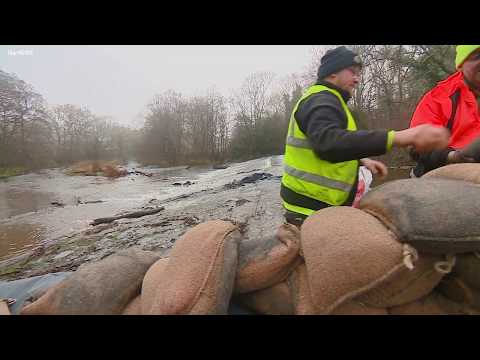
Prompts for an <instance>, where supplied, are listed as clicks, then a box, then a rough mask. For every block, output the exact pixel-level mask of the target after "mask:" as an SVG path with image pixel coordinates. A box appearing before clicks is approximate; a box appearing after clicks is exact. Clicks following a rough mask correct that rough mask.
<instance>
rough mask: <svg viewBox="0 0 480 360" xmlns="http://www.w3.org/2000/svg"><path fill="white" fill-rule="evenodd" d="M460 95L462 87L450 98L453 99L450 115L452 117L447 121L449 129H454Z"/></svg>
mask: <svg viewBox="0 0 480 360" xmlns="http://www.w3.org/2000/svg"><path fill="white" fill-rule="evenodd" d="M459 97H460V89H458V90H457V91H455V92H454V93H453V94H452V95H451V96H450V100H452V113H451V115H450V119H448V123H447V129H448V130H450V131H452V127H453V120H454V119H455V115H456V113H457V107H458V98H459Z"/></svg>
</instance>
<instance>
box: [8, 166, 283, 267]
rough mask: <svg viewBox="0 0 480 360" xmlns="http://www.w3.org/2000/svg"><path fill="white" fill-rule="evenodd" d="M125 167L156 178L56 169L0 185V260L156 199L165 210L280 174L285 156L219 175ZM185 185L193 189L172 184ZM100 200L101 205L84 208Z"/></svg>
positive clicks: (183, 168)
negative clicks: (191, 197)
mask: <svg viewBox="0 0 480 360" xmlns="http://www.w3.org/2000/svg"><path fill="white" fill-rule="evenodd" d="M272 162H273V164H272ZM126 168H127V169H128V170H130V171H133V170H139V171H142V172H145V173H150V174H152V176H151V177H147V176H142V175H128V176H125V177H121V178H117V179H108V178H105V177H100V176H69V175H66V174H65V170H66V169H59V168H58V169H48V170H42V171H39V172H36V173H30V174H26V175H21V176H16V177H12V178H8V179H6V180H3V181H0V260H1V259H4V258H6V257H10V256H13V255H18V254H20V253H22V252H24V251H25V250H28V249H30V248H32V247H34V246H35V245H36V244H38V243H40V242H42V241H44V240H51V239H55V238H57V237H61V236H65V235H68V234H69V233H74V232H78V231H80V230H83V229H85V228H87V227H88V226H89V223H90V222H91V221H92V220H93V219H96V218H100V217H109V216H114V215H118V214H120V213H123V212H129V211H135V210H138V209H140V208H141V207H144V206H148V204H149V201H152V200H153V199H156V200H157V201H156V204H158V203H160V205H161V201H162V200H164V199H168V198H173V197H176V196H179V195H184V194H190V193H193V192H198V191H201V190H205V189H210V188H214V187H218V186H222V185H223V184H226V183H229V182H231V181H232V180H234V179H241V178H242V177H245V176H248V174H251V173H252V171H257V170H258V171H261V172H264V171H265V172H270V173H275V175H278V174H280V171H281V170H280V169H281V157H266V158H261V159H255V160H251V161H247V162H243V163H236V164H231V166H229V167H228V168H227V169H220V170H214V169H212V168H211V167H206V166H204V167H199V166H195V167H186V166H181V167H172V168H158V167H154V166H150V167H140V166H138V164H136V163H133V162H132V163H129V164H128V165H127V166H126ZM186 181H190V182H193V184H192V185H187V186H185V185H180V186H178V185H173V184H174V183H182V184H183V183H185V182H186ZM99 200H101V201H102V202H101V203H85V202H90V201H99ZM52 202H56V203H61V204H63V206H58V205H54V204H52Z"/></svg>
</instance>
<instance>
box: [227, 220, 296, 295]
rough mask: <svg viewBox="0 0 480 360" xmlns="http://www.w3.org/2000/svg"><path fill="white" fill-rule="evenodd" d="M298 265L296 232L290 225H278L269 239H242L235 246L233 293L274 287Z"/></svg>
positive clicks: (294, 227)
mask: <svg viewBox="0 0 480 360" xmlns="http://www.w3.org/2000/svg"><path fill="white" fill-rule="evenodd" d="M300 261H301V256H300V231H299V230H298V228H297V227H296V226H294V225H291V224H282V225H280V227H279V228H278V230H277V233H276V235H275V236H272V237H263V238H257V239H248V240H247V239H244V240H242V241H241V242H240V245H239V261H238V269H237V275H236V280H235V293H248V292H252V291H255V290H261V289H265V288H268V287H270V286H272V285H275V284H278V283H280V282H282V281H283V280H285V279H286V278H287V276H288V275H289V274H290V273H291V272H292V270H293V269H294V268H295V266H297V265H298V264H299V263H300Z"/></svg>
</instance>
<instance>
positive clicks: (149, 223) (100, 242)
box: [0, 167, 283, 280]
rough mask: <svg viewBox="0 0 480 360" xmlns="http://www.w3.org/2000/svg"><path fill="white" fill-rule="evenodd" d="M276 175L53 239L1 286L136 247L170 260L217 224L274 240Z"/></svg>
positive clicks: (5, 271) (278, 211)
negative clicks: (186, 239) (176, 247)
mask: <svg viewBox="0 0 480 360" xmlns="http://www.w3.org/2000/svg"><path fill="white" fill-rule="evenodd" d="M255 170H258V169H255ZM273 170H274V171H272V173H270V172H251V171H247V172H246V173H250V175H247V174H245V175H247V176H245V175H242V176H243V177H240V178H238V177H237V178H238V180H237V179H234V180H232V181H230V182H227V183H223V184H221V185H219V186H216V187H214V188H209V189H204V190H201V191H197V192H192V193H189V194H184V195H180V196H176V197H172V198H169V199H163V200H161V201H159V200H156V199H151V200H150V201H148V202H147V203H146V204H145V205H144V206H142V208H141V209H138V210H148V209H155V208H160V207H164V209H163V210H162V211H160V212H158V213H156V214H154V215H149V216H144V217H141V218H136V219H119V220H115V221H113V222H112V223H108V224H101V225H97V226H90V227H89V228H88V229H85V230H83V231H81V232H77V233H73V234H69V235H66V236H62V237H59V238H55V239H48V240H47V241H44V242H43V243H42V244H40V245H39V246H36V247H35V248H34V249H32V250H30V251H28V252H27V253H25V254H22V255H21V256H18V257H15V258H10V259H7V260H3V261H1V262H0V280H14V279H21V278H26V277H31V276H36V275H42V274H47V273H52V272H59V271H74V270H76V269H77V268H78V267H79V266H80V265H82V264H84V263H88V262H92V261H97V260H100V259H102V258H104V257H106V256H108V255H110V254H112V253H114V252H116V251H117V250H120V249H125V248H128V247H131V246H139V247H141V248H142V249H144V250H152V251H156V252H159V253H160V254H161V255H162V256H167V255H168V252H169V250H170V249H171V247H172V245H173V244H174V243H175V241H176V240H177V239H178V238H179V237H181V236H182V235H183V234H184V233H185V232H186V231H187V230H188V229H190V228H191V227H193V226H195V225H197V224H199V223H202V222H205V221H208V220H213V219H224V220H230V221H233V222H235V223H237V224H239V225H240V228H241V229H242V231H243V233H244V236H245V237H246V238H247V239H248V238H249V237H257V236H267V235H269V234H273V233H274V232H275V231H276V229H277V228H278V226H279V225H280V224H281V223H282V221H283V218H282V207H281V203H280V198H279V188H280V176H279V170H280V167H278V169H277V168H274V169H273ZM252 171H253V170H252ZM112 215H121V214H112Z"/></svg>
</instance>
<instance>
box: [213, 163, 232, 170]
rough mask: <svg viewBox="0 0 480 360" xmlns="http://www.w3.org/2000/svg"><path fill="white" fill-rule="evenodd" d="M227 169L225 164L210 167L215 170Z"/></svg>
mask: <svg viewBox="0 0 480 360" xmlns="http://www.w3.org/2000/svg"><path fill="white" fill-rule="evenodd" d="M227 168H228V165H226V164H217V165H213V166H212V169H215V170H220V169H227Z"/></svg>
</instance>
